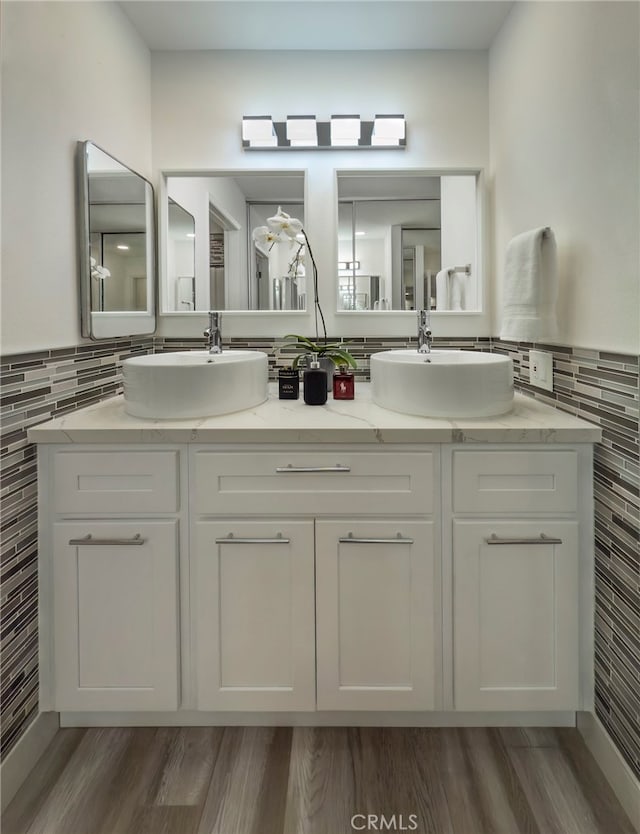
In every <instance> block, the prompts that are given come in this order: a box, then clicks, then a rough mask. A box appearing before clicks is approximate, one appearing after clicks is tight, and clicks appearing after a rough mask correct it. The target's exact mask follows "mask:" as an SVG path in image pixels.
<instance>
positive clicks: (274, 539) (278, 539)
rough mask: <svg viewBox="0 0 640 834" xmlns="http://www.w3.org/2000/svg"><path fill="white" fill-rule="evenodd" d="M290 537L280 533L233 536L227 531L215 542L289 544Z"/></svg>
mask: <svg viewBox="0 0 640 834" xmlns="http://www.w3.org/2000/svg"><path fill="white" fill-rule="evenodd" d="M290 541H291V539H287V538H285V537H284V536H283V535H282V533H278V534H277V535H276V536H255V537H252V536H237V537H236V536H234V535H233V533H229V535H228V536H222V537H221V538H219V539H216V544H289V542H290Z"/></svg>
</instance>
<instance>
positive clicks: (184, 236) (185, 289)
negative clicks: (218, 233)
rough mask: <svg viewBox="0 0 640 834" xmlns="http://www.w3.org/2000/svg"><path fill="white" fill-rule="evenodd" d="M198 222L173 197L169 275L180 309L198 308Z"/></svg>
mask: <svg viewBox="0 0 640 834" xmlns="http://www.w3.org/2000/svg"><path fill="white" fill-rule="evenodd" d="M195 238H196V221H195V218H194V216H193V215H192V214H189V212H188V211H186V209H183V208H182V206H181V205H179V204H178V203H176V201H175V200H172V199H171V197H169V234H168V235H167V275H168V276H169V281H170V282H171V283H172V284H173V286H174V287H175V292H176V298H175V304H176V310H195V309H196V240H195Z"/></svg>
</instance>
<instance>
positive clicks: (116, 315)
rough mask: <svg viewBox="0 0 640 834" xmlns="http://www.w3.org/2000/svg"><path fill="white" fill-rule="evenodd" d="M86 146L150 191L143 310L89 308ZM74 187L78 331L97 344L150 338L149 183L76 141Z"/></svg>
mask: <svg viewBox="0 0 640 834" xmlns="http://www.w3.org/2000/svg"><path fill="white" fill-rule="evenodd" d="M89 146H93V147H94V148H97V149H98V150H99V151H101V153H103V154H105V155H106V156H109V157H110V158H111V159H113V160H114V161H115V162H117V163H118V164H119V165H122V167H123V168H126V169H127V170H128V171H131V173H132V174H135V175H136V176H137V177H139V178H140V179H141V180H142V181H143V182H144V183H145V184H146V185H147V186H148V187H149V188H150V189H151V201H150V205H149V204H147V205H146V206H145V212H146V222H145V234H146V235H147V236H150V239H147V241H146V251H147V275H146V277H147V281H146V285H147V287H146V289H147V308H146V310H144V311H141V310H117V311H102V312H101V311H94V310H92V309H91V263H90V257H91V255H90V252H91V244H90V222H89V166H88V150H89ZM76 185H77V220H78V222H77V231H78V273H79V278H80V328H81V333H82V336H83V337H85V338H90V339H93V340H94V341H100V340H103V339H112V338H118V337H127V336H146V335H152V334H153V333H155V331H156V327H157V321H158V317H157V310H156V305H157V292H156V288H157V284H158V270H157V262H158V259H157V252H156V247H157V230H156V200H155V191H154V188H153V185H152V184H151V182H150V181H149V180H148V179H147V178H146V177H143V176H142V175H141V174H138V172H137V171H134V170H133V169H132V168H129V166H128V165H125V164H124V162H121V161H120V160H119V159H116V157H115V156H113V155H112V154H110V153H109V152H108V151H105V150H104V148H101V147H100V146H99V145H97V144H96V143H95V142H92V141H91V140H85V141H81V142H78V144H77V148H76Z"/></svg>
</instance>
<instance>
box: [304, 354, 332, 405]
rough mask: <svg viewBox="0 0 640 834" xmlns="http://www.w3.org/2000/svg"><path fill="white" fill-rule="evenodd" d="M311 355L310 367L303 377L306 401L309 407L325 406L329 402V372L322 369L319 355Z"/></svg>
mask: <svg viewBox="0 0 640 834" xmlns="http://www.w3.org/2000/svg"><path fill="white" fill-rule="evenodd" d="M309 355H310V356H311V361H310V362H309V367H308V368H307V369H306V371H305V372H304V374H303V375H302V385H303V388H304V401H305V402H306V404H307V405H324V404H325V403H326V401H327V372H326V371H323V370H322V368H321V367H320V363H319V362H318V354H317V353H311V354H309Z"/></svg>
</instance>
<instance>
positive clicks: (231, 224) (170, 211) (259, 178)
mask: <svg viewBox="0 0 640 834" xmlns="http://www.w3.org/2000/svg"><path fill="white" fill-rule="evenodd" d="M165 183H166V206H165V209H166V225H164V224H163V226H162V228H161V241H162V242H163V243H162V245H163V249H164V255H165V257H164V259H163V269H162V270H161V297H162V312H163V313H171V314H175V313H189V312H196V313H197V312H200V313H202V312H203V311H206V310H225V311H238V312H247V311H261V312H272V313H277V312H298V311H304V310H305V309H306V308H307V305H308V294H307V282H306V273H307V271H308V267H307V263H306V257H305V252H304V251H302V252H300V251H299V250H300V241H296V240H292V239H290V238H288V237H287V236H286V235H283V236H281V238H280V239H279V240H276V241H273V240H265V239H264V236H263V235H262V236H261V235H260V234H254V233H255V232H256V230H260V229H262V228H264V227H266V226H267V225H268V219H269V218H270V217H273V216H274V215H275V214H276V213H277V211H278V209H279V208H280V209H282V211H283V212H286V213H287V214H289V215H290V216H291V217H294V218H296V219H298V220H300V222H301V223H302V224H303V225H304V222H305V206H304V197H305V174H304V171H296V170H286V171H273V170H271V171H238V172H232V171H216V172H207V173H202V172H197V173H196V172H194V173H193V174H189V173H184V172H182V173H180V174H179V175H177V174H176V175H174V174H166V175H165ZM162 217H163V212H161V222H163V221H162ZM186 218H190V220H189V221H187V219H186ZM187 222H189V223H191V224H192V225H190V227H189V229H187V226H186V223H187ZM187 235H189V237H188V238H187V237H186V236H187ZM191 235H193V237H191ZM187 240H189V241H190V242H192V244H193V248H192V249H190V250H189V251H192V252H193V274H192V280H191V281H189V280H188V275H187V272H186V271H185V270H187V266H186V263H185V261H184V260H182V259H181V258H180V257H179V256H178V249H180V250H181V251H182V253H183V254H184V253H185V252H186V251H187V250H186V243H185V242H186V241H187Z"/></svg>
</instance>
